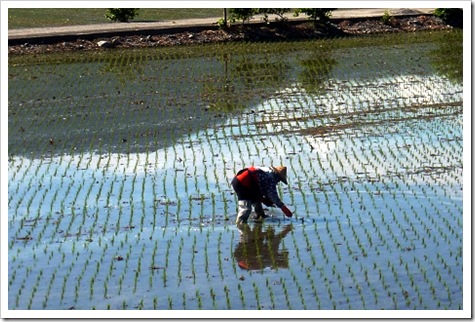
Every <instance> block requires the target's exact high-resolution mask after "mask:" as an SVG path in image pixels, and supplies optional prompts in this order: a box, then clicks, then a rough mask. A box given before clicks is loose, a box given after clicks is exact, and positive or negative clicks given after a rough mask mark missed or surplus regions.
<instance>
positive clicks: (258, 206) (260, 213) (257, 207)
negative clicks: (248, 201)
mask: <svg viewBox="0 0 475 322" xmlns="http://www.w3.org/2000/svg"><path fill="white" fill-rule="evenodd" d="M252 206H253V207H254V211H255V212H256V217H255V218H254V219H256V220H264V219H265V218H267V217H268V216H267V215H266V214H265V212H264V209H263V208H262V203H260V202H255V203H253V204H252Z"/></svg>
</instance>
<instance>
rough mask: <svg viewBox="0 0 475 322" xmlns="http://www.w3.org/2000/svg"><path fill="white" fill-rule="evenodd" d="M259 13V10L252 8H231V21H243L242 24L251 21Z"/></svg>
mask: <svg viewBox="0 0 475 322" xmlns="http://www.w3.org/2000/svg"><path fill="white" fill-rule="evenodd" d="M256 13H257V9H250V8H231V9H229V15H230V17H229V20H230V21H231V22H235V21H236V20H242V24H244V22H245V21H246V20H249V19H251V18H252V16H254V15H255V14H256Z"/></svg>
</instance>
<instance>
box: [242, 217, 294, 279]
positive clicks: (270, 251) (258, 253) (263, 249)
mask: <svg viewBox="0 0 475 322" xmlns="http://www.w3.org/2000/svg"><path fill="white" fill-rule="evenodd" d="M291 230H292V224H289V225H286V226H285V227H284V229H283V230H282V231H281V232H280V233H278V234H275V230H274V227H272V226H269V227H267V230H266V231H262V224H255V225H254V226H253V227H252V228H251V227H249V226H248V225H242V226H240V227H239V231H240V233H241V238H240V241H239V244H238V245H237V247H236V249H235V250H234V258H235V259H236V261H237V262H238V265H239V267H241V268H242V269H248V270H260V269H264V268H266V267H272V268H287V267H289V252H288V251H286V250H281V251H279V244H280V242H281V241H282V239H284V238H285V236H286V235H287V234H288V233H289V232H290V231H291Z"/></svg>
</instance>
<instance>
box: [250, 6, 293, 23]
mask: <svg viewBox="0 0 475 322" xmlns="http://www.w3.org/2000/svg"><path fill="white" fill-rule="evenodd" d="M291 10H292V9H290V8H261V9H257V13H258V14H263V15H264V18H263V19H264V21H265V22H266V23H268V22H269V15H277V16H279V18H280V21H285V20H286V19H285V17H284V14H285V13H287V12H290V11H291Z"/></svg>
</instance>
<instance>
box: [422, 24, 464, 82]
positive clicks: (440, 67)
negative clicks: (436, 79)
mask: <svg viewBox="0 0 475 322" xmlns="http://www.w3.org/2000/svg"><path fill="white" fill-rule="evenodd" d="M462 38H463V32H462V31H461V30H457V31H455V32H453V33H450V34H447V35H446V36H445V37H444V38H439V39H438V42H437V46H438V47H437V49H434V50H433V51H431V52H430V53H429V59H430V61H431V64H432V66H433V67H434V68H435V70H436V72H437V73H438V74H439V75H441V76H445V77H447V78H448V79H449V80H450V81H451V82H453V83H456V84H462V82H463V41H462Z"/></svg>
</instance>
